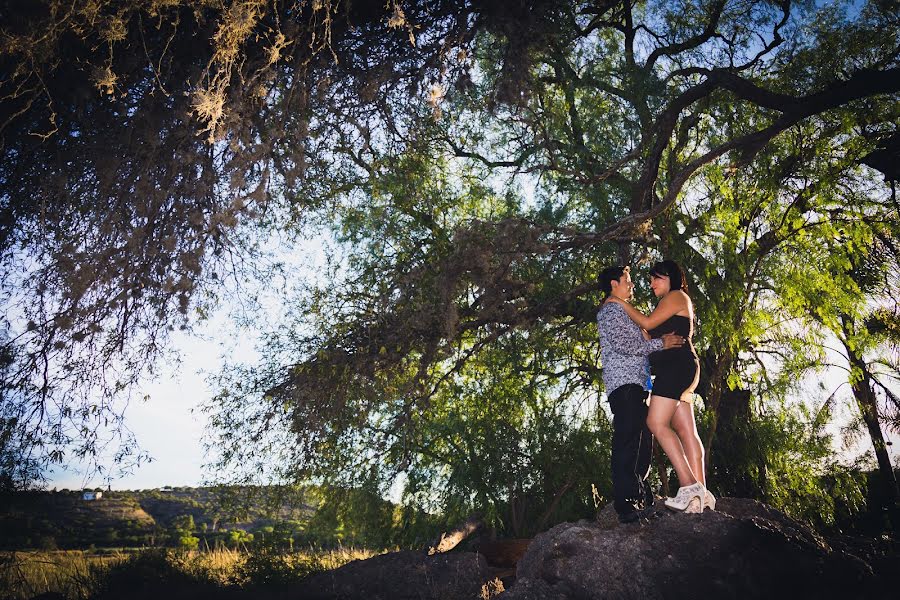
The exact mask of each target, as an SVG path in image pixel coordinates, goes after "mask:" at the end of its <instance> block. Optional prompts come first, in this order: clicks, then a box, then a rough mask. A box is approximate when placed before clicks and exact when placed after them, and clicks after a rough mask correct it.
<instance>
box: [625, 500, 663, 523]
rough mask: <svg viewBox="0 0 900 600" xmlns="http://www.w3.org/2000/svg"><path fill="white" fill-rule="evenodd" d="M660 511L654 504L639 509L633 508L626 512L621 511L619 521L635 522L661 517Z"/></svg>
mask: <svg viewBox="0 0 900 600" xmlns="http://www.w3.org/2000/svg"><path fill="white" fill-rule="evenodd" d="M659 516H660V514H659V511H657V510H656V507H655V506H653V505H652V504H651V505H650V506H646V507H644V508H641V509H639V510H632V511H629V512H626V513H619V523H623V524H624V523H635V522H637V521H641V520H648V519H656V518H659Z"/></svg>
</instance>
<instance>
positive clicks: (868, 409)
mask: <svg viewBox="0 0 900 600" xmlns="http://www.w3.org/2000/svg"><path fill="white" fill-rule="evenodd" d="M845 329H846V326H845ZM841 342H842V343H843V345H844V349H845V350H846V352H847V358H848V360H849V361H850V366H851V367H852V369H853V370H854V371H856V372H858V373H859V374H860V377H859V379H858V380H856V381H855V382H854V383H852V384H851V387H852V388H853V397H854V398H855V399H856V404H857V406H859V411H860V413H861V414H862V418H863V421H864V422H865V424H866V428H867V429H868V430H869V437H870V438H871V440H872V446H873V447H874V448H875V458H876V459H877V460H878V473H879V479H880V480H881V489H882V493H883V501H884V502H883V504H884V508H885V509H887V513H888V519H890V522H891V527H892V528H893V530H894V531H900V493H898V489H897V478H896V476H895V475H894V468H893V467H892V466H891V457H890V455H889V454H888V450H887V444H885V442H884V434H883V433H882V431H881V424H880V423H879V422H878V403H877V398H876V397H875V392H874V390H873V389H872V380H871V375H870V373H869V369H868V366H867V365H866V363H865V361H864V360H863V357H862V356H861V355H860V354H859V353H857V352H856V351H854V350H852V349H851V348H850V347H849V345H848V344H847V342H846V341H844V340H843V339H842V340H841Z"/></svg>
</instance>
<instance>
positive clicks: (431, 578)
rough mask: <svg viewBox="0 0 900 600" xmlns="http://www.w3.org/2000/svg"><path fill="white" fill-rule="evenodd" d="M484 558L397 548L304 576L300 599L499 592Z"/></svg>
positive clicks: (395, 599) (441, 599)
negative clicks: (432, 554)
mask: <svg viewBox="0 0 900 600" xmlns="http://www.w3.org/2000/svg"><path fill="white" fill-rule="evenodd" d="M491 573H492V571H491V570H490V568H489V567H488V565H487V562H485V560H484V557H483V556H481V555H479V554H475V553H473V552H450V553H448V554H436V555H434V556H427V555H425V554H424V553H422V552H414V551H402V552H390V553H388V554H382V555H380V556H375V557H372V558H369V559H366V560H356V561H353V562H351V563H348V564H346V565H344V566H343V567H340V568H338V569H334V570H333V571H328V572H326V573H319V574H317V575H313V576H311V577H308V578H307V579H305V580H303V582H301V584H300V585H299V586H298V587H299V589H297V588H295V589H293V590H292V591H291V597H293V598H303V599H304V600H338V599H340V600H355V599H359V600H363V599H366V600H407V599H409V600H430V599H434V600H454V599H457V598H459V599H466V600H475V599H478V598H482V596H483V591H484V595H485V596H487V597H490V596H493V595H495V594H496V593H498V592H500V591H502V586H501V587H499V589H498V587H497V585H498V583H499V582H497V583H492V580H493V576H492V574H491Z"/></svg>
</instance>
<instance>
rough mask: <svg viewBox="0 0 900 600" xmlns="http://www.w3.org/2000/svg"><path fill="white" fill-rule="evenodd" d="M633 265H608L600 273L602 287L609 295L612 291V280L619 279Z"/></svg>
mask: <svg viewBox="0 0 900 600" xmlns="http://www.w3.org/2000/svg"><path fill="white" fill-rule="evenodd" d="M630 270H631V267H628V266H625V265H616V266H615V267H606V268H605V269H603V272H602V273H600V289H601V290H603V293H604V294H606V295H607V296H608V295H609V294H611V293H612V282H613V281H619V279H620V278H621V277H622V275H624V274H625V271H630Z"/></svg>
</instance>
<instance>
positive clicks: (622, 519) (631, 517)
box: [619, 510, 641, 524]
mask: <svg viewBox="0 0 900 600" xmlns="http://www.w3.org/2000/svg"><path fill="white" fill-rule="evenodd" d="M640 520H641V511H639V510H633V511H631V512H627V513H620V514H619V523H622V524H625V523H636V522H637V521H640Z"/></svg>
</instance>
